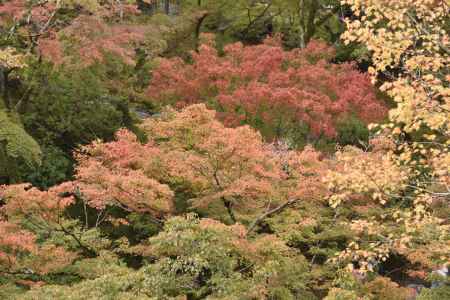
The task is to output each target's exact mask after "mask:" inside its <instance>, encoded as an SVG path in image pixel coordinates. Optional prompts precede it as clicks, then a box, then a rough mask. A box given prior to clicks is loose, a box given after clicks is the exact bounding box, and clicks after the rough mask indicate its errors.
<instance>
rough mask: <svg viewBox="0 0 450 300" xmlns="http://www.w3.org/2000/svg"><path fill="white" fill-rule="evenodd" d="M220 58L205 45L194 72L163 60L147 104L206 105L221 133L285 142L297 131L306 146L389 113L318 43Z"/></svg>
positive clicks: (238, 48) (230, 52)
mask: <svg viewBox="0 0 450 300" xmlns="http://www.w3.org/2000/svg"><path fill="white" fill-rule="evenodd" d="M209 41H210V42H211V40H209ZM224 51H225V53H224V55H223V56H219V55H218V53H217V51H216V50H215V49H214V48H213V47H212V45H211V44H209V45H208V44H204V45H202V46H201V48H200V50H199V53H192V59H193V63H192V64H190V63H185V62H183V61H181V60H180V59H178V58H175V59H170V60H168V59H162V60H160V62H159V66H158V67H157V68H156V69H155V70H153V72H152V80H151V82H150V85H149V87H148V91H147V93H148V96H149V97H150V98H151V101H152V103H155V104H157V105H158V104H159V105H164V104H169V103H170V104H174V105H176V106H178V107H183V106H185V105H188V104H192V103H198V102H204V103H207V104H208V105H209V106H210V107H213V108H215V109H217V110H218V112H219V113H220V117H221V119H222V120H223V121H224V122H225V124H226V125H228V126H236V125H239V124H242V123H244V124H250V125H252V126H254V127H255V128H258V129H260V130H261V131H262V132H263V134H264V133H265V134H266V136H267V137H268V138H269V139H274V138H275V139H276V138H281V137H285V138H286V137H289V135H288V133H290V132H291V130H292V131H294V133H293V134H297V135H301V133H299V132H301V128H302V127H303V128H305V127H306V128H307V133H306V136H307V139H309V140H311V138H310V137H311V136H313V137H319V136H322V135H323V136H325V137H328V138H332V137H335V136H336V135H337V131H338V128H337V127H338V124H339V122H341V121H343V120H345V119H346V118H349V117H350V116H352V115H356V116H357V117H358V118H360V119H361V120H363V121H364V122H372V121H376V120H381V119H382V118H383V116H384V114H385V112H386V108H385V107H384V105H383V104H382V103H381V102H380V101H379V100H377V98H376V96H375V93H374V90H373V87H372V86H371V84H370V81H369V78H368V77H367V76H366V75H364V74H361V73H360V72H359V71H357V70H356V69H355V68H354V66H353V65H352V64H340V65H335V64H331V63H329V60H330V59H331V57H332V56H333V53H334V50H333V49H332V48H330V47H328V46H326V45H325V44H323V43H321V42H316V41H314V42H311V43H310V44H309V45H308V47H307V48H306V49H304V50H299V49H295V50H292V51H284V50H283V49H282V48H281V45H280V41H279V40H277V39H276V38H270V39H268V40H266V42H265V43H264V44H263V45H257V46H243V45H242V44H240V43H236V44H231V45H228V46H226V47H225V49H224ZM303 131H304V130H303ZM303 138H305V137H303Z"/></svg>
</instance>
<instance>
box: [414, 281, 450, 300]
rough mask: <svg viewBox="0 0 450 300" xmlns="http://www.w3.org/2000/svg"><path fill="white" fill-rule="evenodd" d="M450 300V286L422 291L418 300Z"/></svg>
mask: <svg viewBox="0 0 450 300" xmlns="http://www.w3.org/2000/svg"><path fill="white" fill-rule="evenodd" d="M443 299H450V285H443V286H440V287H436V288H432V289H422V290H421V292H420V295H419V297H417V300H443Z"/></svg>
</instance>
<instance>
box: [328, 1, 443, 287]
mask: <svg viewBox="0 0 450 300" xmlns="http://www.w3.org/2000/svg"><path fill="white" fill-rule="evenodd" d="M343 3H345V4H347V5H350V6H351V8H352V10H353V12H354V14H355V15H356V16H357V17H358V18H355V19H353V20H350V19H349V20H347V25H348V30H347V32H346V33H345V35H344V39H345V40H346V41H347V42H352V41H357V42H361V43H364V44H365V45H366V46H367V48H368V50H369V51H370V52H371V54H372V60H373V66H372V67H371V68H370V69H369V71H370V72H371V74H372V75H373V81H374V82H376V81H377V79H380V80H382V82H381V89H382V90H384V91H386V92H387V93H388V95H390V96H391V97H392V98H393V99H394V100H395V101H396V102H397V106H396V107H395V108H393V109H392V110H391V111H390V113H389V117H390V118H389V121H390V122H389V123H388V124H386V125H381V126H378V128H379V130H378V136H377V138H376V139H375V140H373V142H372V146H373V147H371V148H370V149H368V150H371V151H368V152H361V151H358V152H357V153H354V150H351V151H348V150H347V151H345V150H344V151H343V152H340V153H338V156H337V161H338V163H337V165H338V166H337V167H336V170H334V171H331V173H330V177H328V179H327V180H328V182H329V184H330V188H331V190H332V192H334V195H332V196H331V198H330V201H331V204H332V205H334V206H337V207H339V206H342V201H347V203H351V204H350V205H351V207H355V205H358V204H357V203H361V201H362V203H365V204H366V205H368V206H370V207H376V206H378V207H380V208H381V210H380V211H379V213H376V214H374V215H373V216H372V217H370V218H369V216H365V217H362V218H359V219H354V220H352V226H353V228H354V229H355V230H356V231H357V232H359V234H358V239H355V240H354V241H352V242H351V243H350V244H349V246H348V249H346V250H345V251H343V252H342V253H341V254H340V255H339V257H338V260H343V261H346V262H357V264H356V265H354V264H350V265H349V267H350V268H356V269H358V268H359V271H358V272H363V273H364V272H367V271H377V270H378V271H379V270H381V269H382V268H383V265H384V266H385V265H386V263H384V262H386V261H389V260H390V259H395V257H396V256H397V257H398V256H400V257H403V258H405V260H406V262H405V263H404V266H403V267H402V268H403V269H405V270H404V271H403V272H405V273H406V274H408V275H409V276H411V277H418V278H422V279H423V278H424V277H425V275H424V274H426V272H427V271H430V270H431V269H432V268H434V267H439V266H440V265H442V264H444V263H446V262H448V259H449V257H448V253H450V252H449V249H450V248H449V247H450V240H449V226H448V215H449V214H448V212H449V199H450V198H449V196H450V194H449V178H450V177H449V175H450V169H448V166H449V164H448V157H449V149H450V148H449V145H450V140H449V137H450V135H449V121H448V120H449V119H450V115H449V110H448V107H449V103H450V102H449V97H448V96H449V89H448V83H449V82H448V80H449V77H448V75H447V71H448V70H447V63H448V57H449V52H448V46H449V44H448V43H449V41H448V26H447V25H446V24H448V13H449V7H448V4H447V3H446V2H445V1H409V0H404V1H395V2H392V1H343ZM383 79H384V81H383ZM352 152H353V153H352ZM339 164H340V165H341V166H340V167H339ZM393 257H394V258H393Z"/></svg>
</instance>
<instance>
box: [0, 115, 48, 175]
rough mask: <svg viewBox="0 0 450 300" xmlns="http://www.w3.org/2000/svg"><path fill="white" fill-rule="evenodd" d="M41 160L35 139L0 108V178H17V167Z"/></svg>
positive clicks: (36, 163)
mask: <svg viewBox="0 0 450 300" xmlns="http://www.w3.org/2000/svg"><path fill="white" fill-rule="evenodd" d="M40 162H41V150H40V147H39V145H38V144H37V143H36V141H35V140H34V139H33V138H32V137H31V136H30V135H28V133H27V132H26V131H25V130H24V129H23V128H22V127H21V126H20V125H19V124H17V123H15V122H13V121H12V120H11V118H10V117H9V116H8V115H7V113H6V112H5V111H3V110H0V178H1V177H6V178H7V179H8V180H9V181H10V182H14V181H16V180H19V172H18V170H19V167H20V165H21V164H24V165H25V166H27V167H28V168H34V167H36V165H38V164H39V163H40Z"/></svg>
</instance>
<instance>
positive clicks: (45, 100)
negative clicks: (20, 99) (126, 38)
mask: <svg viewBox="0 0 450 300" xmlns="http://www.w3.org/2000/svg"><path fill="white" fill-rule="evenodd" d="M97 71H98V70H97V69H96V68H95V66H93V67H88V68H85V69H81V70H76V69H75V70H72V69H64V67H62V68H61V69H52V68H51V66H46V67H43V66H38V68H35V69H34V70H33V72H35V73H33V74H31V75H30V77H31V78H32V80H33V81H32V82H31V83H30V84H31V85H32V86H33V87H35V88H34V89H33V91H32V93H31V95H30V96H29V100H28V104H27V109H26V112H25V113H24V115H23V122H24V124H25V127H26V128H27V129H28V131H29V132H30V133H31V134H32V135H33V136H34V137H36V138H37V139H38V140H40V141H42V142H43V143H46V144H54V145H57V146H58V147H60V148H61V149H63V150H65V151H70V150H72V149H74V148H75V147H76V146H78V145H79V144H86V143H89V142H90V141H92V140H94V139H111V138H112V137H113V134H114V132H115V131H116V130H117V129H118V128H120V127H123V126H126V125H128V124H126V121H128V119H127V118H129V116H127V113H128V111H127V107H126V105H124V103H123V102H122V100H121V99H120V98H117V97H115V96H114V95H111V94H110V93H109V91H108V90H107V88H106V87H105V86H104V84H103V82H102V78H101V77H100V76H99V74H98V73H97Z"/></svg>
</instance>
